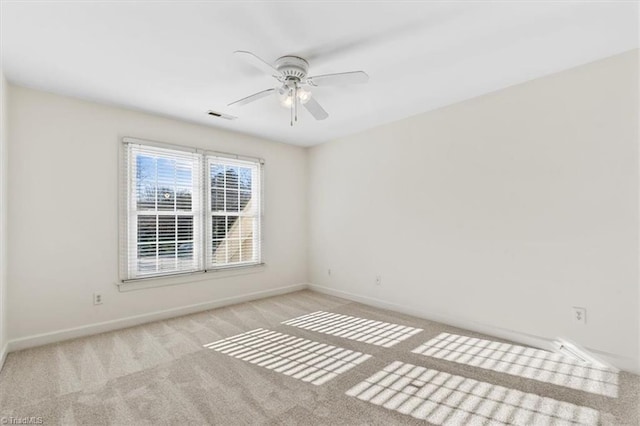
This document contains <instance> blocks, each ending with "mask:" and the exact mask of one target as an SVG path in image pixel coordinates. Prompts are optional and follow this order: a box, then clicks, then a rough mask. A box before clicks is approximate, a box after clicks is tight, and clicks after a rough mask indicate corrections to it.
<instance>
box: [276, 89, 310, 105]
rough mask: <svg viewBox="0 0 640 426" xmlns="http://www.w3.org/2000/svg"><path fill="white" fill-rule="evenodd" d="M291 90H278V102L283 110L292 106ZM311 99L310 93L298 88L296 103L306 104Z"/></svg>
mask: <svg viewBox="0 0 640 426" xmlns="http://www.w3.org/2000/svg"><path fill="white" fill-rule="evenodd" d="M291 92H292V90H289V91H286V90H280V91H278V100H279V101H280V105H282V106H283V107H285V108H291V105H292V104H293V96H292V94H291ZM310 99H311V91H310V90H309V89H306V88H304V87H298V102H300V103H301V104H306V103H307V102H309V100H310Z"/></svg>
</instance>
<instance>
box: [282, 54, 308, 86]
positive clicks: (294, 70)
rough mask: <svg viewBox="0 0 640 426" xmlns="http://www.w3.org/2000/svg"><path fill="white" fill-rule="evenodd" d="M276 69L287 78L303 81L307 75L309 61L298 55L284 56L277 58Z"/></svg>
mask: <svg viewBox="0 0 640 426" xmlns="http://www.w3.org/2000/svg"><path fill="white" fill-rule="evenodd" d="M276 69H277V70H278V71H280V72H281V73H282V75H283V76H284V78H285V80H295V81H302V80H303V79H304V78H305V77H306V76H307V71H308V70H309V63H308V62H307V61H305V60H304V59H302V58H299V57H298V56H283V57H281V58H278V60H276Z"/></svg>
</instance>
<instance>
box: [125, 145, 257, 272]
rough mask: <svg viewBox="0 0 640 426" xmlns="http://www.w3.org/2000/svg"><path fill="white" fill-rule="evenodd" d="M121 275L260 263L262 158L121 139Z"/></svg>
mask: <svg viewBox="0 0 640 426" xmlns="http://www.w3.org/2000/svg"><path fill="white" fill-rule="evenodd" d="M124 157H125V170H126V176H125V178H124V179H123V181H124V183H125V186H126V188H123V193H124V194H126V197H125V198H126V201H125V203H124V204H125V208H124V209H125V210H126V211H123V214H122V216H123V222H124V223H123V237H122V244H121V258H122V268H121V269H122V278H123V280H131V279H139V278H146V277H154V276H163V275H172V274H180V273H188V272H199V271H200V272H201V271H206V270H208V269H219V268H226V267H233V266H241V265H249V264H257V263H260V262H261V251H260V212H261V199H260V194H261V192H260V191H261V188H260V181H261V169H260V168H261V163H260V161H259V160H255V161H252V160H239V159H232V158H226V157H221V156H219V155H208V154H206V153H202V152H197V151H196V150H190V151H188V150H181V149H170V148H165V147H156V146H152V145H145V144H141V143H132V142H127V143H125V156H124Z"/></svg>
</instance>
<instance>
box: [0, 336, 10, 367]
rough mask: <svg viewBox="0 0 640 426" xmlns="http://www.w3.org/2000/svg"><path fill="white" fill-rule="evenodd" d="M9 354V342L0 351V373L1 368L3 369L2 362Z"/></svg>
mask: <svg viewBox="0 0 640 426" xmlns="http://www.w3.org/2000/svg"><path fill="white" fill-rule="evenodd" d="M8 353H9V342H7V344H6V345H4V348H2V349H0V371H2V367H4V361H5V360H6V359H7V354H8Z"/></svg>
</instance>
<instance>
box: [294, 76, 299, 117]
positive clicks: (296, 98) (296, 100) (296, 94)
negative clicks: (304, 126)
mask: <svg viewBox="0 0 640 426" xmlns="http://www.w3.org/2000/svg"><path fill="white" fill-rule="evenodd" d="M294 99H295V103H296V121H298V84H297V83H296V91H295V96H294Z"/></svg>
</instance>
